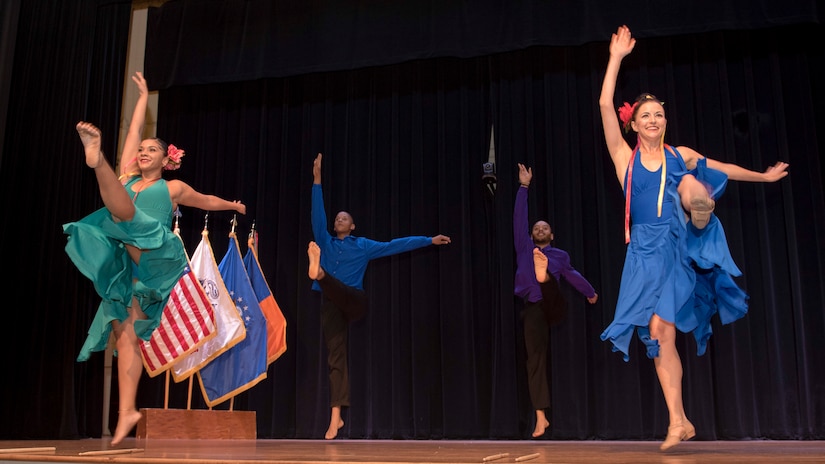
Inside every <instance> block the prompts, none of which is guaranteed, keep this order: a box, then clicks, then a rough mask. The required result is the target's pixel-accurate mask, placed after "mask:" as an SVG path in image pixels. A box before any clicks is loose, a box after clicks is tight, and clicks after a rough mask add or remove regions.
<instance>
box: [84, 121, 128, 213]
mask: <svg viewBox="0 0 825 464" xmlns="http://www.w3.org/2000/svg"><path fill="white" fill-rule="evenodd" d="M76 129H77V133H78V135H79V136H80V141H81V142H82V143H83V149H84V151H85V153H86V164H87V165H88V166H89V167H90V168H92V169H94V170H95V176H96V177H97V184H98V187H99V188H100V198H101V199H103V204H104V205H106V209H108V210H109V212H110V213H112V216H114V217H115V218H117V219H119V220H121V221H131V220H132V217H134V215H135V205H134V204H133V203H132V199H131V198H130V197H129V194H128V193H126V189H124V188H123V184H121V183H120V181H119V180H118V179H117V175H116V174H115V171H114V170H113V169H112V167H111V166H109V163H108V162H106V157H105V156H103V152H102V151H101V150H100V140H101V133H100V129H98V128H97V127H96V126H95V125H94V124H91V123H88V122H82V121H81V122H79V123H77V126H76Z"/></svg>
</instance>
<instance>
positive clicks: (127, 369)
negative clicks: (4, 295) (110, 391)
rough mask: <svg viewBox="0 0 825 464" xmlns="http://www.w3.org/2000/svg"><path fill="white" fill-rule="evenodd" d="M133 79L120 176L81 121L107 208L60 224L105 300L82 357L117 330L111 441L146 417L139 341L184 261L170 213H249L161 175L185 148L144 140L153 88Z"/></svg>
mask: <svg viewBox="0 0 825 464" xmlns="http://www.w3.org/2000/svg"><path fill="white" fill-rule="evenodd" d="M132 80H133V81H134V82H135V83H136V84H137V87H138V92H139V96H138V100H137V104H136V105H135V110H134V113H133V115H132V121H131V123H130V125H129V132H128V133H127V135H126V139H125V141H124V145H123V150H122V152H121V154H120V159H119V162H118V165H119V166H120V176H118V175H117V174H115V171H114V170H113V169H112V167H111V166H110V165H109V164H108V162H107V161H106V158H105V157H104V156H103V152H102V151H101V132H100V129H98V128H97V127H95V126H94V125H93V124H90V123H88V122H79V123H77V126H76V129H77V132H78V134H79V136H80V141H81V142H82V143H83V148H84V151H85V154H86V164H87V165H88V166H89V167H90V168H92V169H94V171H95V176H96V177H97V183H98V186H99V188H100V196H101V198H102V200H103V204H104V207H103V208H101V209H99V210H97V211H95V212H94V213H92V214H90V215H89V216H86V217H85V218H83V219H81V220H80V221H77V222H72V223H69V224H65V225H64V226H63V231H64V233H66V234H67V235H68V238H67V239H68V241H67V244H66V253H67V254H68V255H69V257H70V258H71V259H72V261H73V262H74V263H75V265H76V266H77V268H78V269H79V270H80V271H81V272H82V273H83V274H84V275H85V276H86V277H88V278H89V279H90V280H92V282H93V283H94V285H95V290H96V291H97V293H98V294H99V295H100V297H101V298H102V299H103V301H102V302H101V303H100V306H99V307H98V310H97V313H96V314H95V317H94V320H93V321H92V325H91V328H90V329H89V333H88V337H87V339H86V342H85V343H84V345H83V347H82V348H81V350H80V354H79V355H78V358H77V360H78V361H85V360H87V359H89V356H90V354H91V353H92V352H93V351H102V350H104V349H106V345H107V344H108V341H109V336H110V334H112V333H114V338H115V347H116V354H117V367H118V376H117V377H118V394H119V400H120V404H119V407H118V421H117V426H116V428H115V433H114V435H113V437H112V444H113V445H116V444H118V443H120V442H121V441H122V440H123V438H125V437H126V436H127V435H128V434H129V432H130V431H131V430H132V429H133V428H134V427H135V425H137V423H138V421H139V420H140V418H141V413H140V412H139V411H138V410H137V407H136V405H135V402H136V397H137V387H138V381H139V380H140V376H141V374H142V372H143V362H142V359H141V355H140V342H141V341H142V340H146V339H148V338H149V337H150V336H151V334H152V332H153V331H154V330H155V328H156V327H157V326H158V323H159V322H160V317H161V314H162V312H163V308H164V306H165V305H166V300H167V299H168V298H169V294H170V293H171V291H172V288H173V287H174V285H175V283H177V281H178V279H179V278H180V277H181V275H182V274H183V271H184V267H185V266H186V263H187V258H186V253H185V250H184V248H183V243H182V242H181V240H180V238H179V237H178V236H177V235H175V234H174V233H173V232H172V227H171V226H172V213H173V211H174V210H175V209H176V208H177V206H178V205H184V206H191V207H194V208H200V209H202V210H207V211H221V210H233V211H237V212H238V213H241V214H246V206H244V205H243V204H242V203H240V202H239V201H235V202H231V201H227V200H224V199H221V198H219V197H216V196H214V195H204V194H201V193H199V192H197V191H195V190H194V189H193V188H192V187H190V186H189V185H187V184H186V183H184V182H182V181H180V180H169V181H166V180H164V179H163V177H162V173H163V171H164V170H172V169H177V168H178V167H179V166H180V163H181V157H182V156H183V155H184V152H183V150H180V149H178V148H176V147H175V146H174V145H168V144H167V143H166V142H164V141H162V140H160V139H158V138H148V139H145V140H142V136H143V129H144V123H145V117H146V109H147V106H148V101H149V90H148V88H147V85H146V80H145V79H144V78H143V75H142V74H141V73H140V72H137V73H135V75H134V76H132Z"/></svg>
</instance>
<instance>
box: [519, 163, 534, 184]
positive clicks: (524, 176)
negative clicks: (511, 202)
mask: <svg viewBox="0 0 825 464" xmlns="http://www.w3.org/2000/svg"><path fill="white" fill-rule="evenodd" d="M532 180H533V168H528V167H526V166H525V165H523V164H521V163H518V181H519V183H520V184H521V185H525V186H527V185H530V181H532Z"/></svg>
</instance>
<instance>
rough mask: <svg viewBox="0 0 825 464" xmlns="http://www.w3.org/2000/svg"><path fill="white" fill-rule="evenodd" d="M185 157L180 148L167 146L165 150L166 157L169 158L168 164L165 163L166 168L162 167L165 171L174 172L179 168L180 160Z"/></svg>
mask: <svg viewBox="0 0 825 464" xmlns="http://www.w3.org/2000/svg"><path fill="white" fill-rule="evenodd" d="M185 155H186V152H185V151H183V150H181V149H180V148H178V147H176V146H174V145H172V144H171V143H170V144H169V148H168V149H166V156H168V157H169V162H168V163H166V166H164V167H163V169H164V170H166V171H174V170H175V169H178V168H179V167H180V159H181V158H183V157H184V156H185Z"/></svg>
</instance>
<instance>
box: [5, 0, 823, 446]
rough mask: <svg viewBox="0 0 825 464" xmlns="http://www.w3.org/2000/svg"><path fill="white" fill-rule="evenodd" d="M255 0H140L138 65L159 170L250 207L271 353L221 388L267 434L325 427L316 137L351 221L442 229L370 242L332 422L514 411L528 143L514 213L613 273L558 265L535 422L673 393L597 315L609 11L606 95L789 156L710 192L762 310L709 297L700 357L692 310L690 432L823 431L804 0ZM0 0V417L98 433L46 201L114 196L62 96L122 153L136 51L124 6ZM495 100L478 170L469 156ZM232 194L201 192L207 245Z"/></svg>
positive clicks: (625, 410)
mask: <svg viewBox="0 0 825 464" xmlns="http://www.w3.org/2000/svg"><path fill="white" fill-rule="evenodd" d="M269 3H270V2H255V1H243V2H241V1H237V2H233V1H223V2H208V1H207V2H194V1H173V2H169V3H167V4H166V5H165V6H163V7H160V8H152V9H150V18H149V40H147V63H146V67H145V69H146V77H147V79H148V80H149V83H150V86H152V87H153V88H158V89H161V90H160V96H159V97H160V98H159V101H160V108H159V112H158V134H159V135H160V136H161V137H163V138H164V139H165V140H167V141H169V142H171V143H174V144H176V145H178V146H179V147H182V148H184V149H186V151H187V157H186V159H185V163H184V164H183V167H182V169H181V170H180V171H177V172H176V173H175V175H176V176H178V177H179V178H181V179H183V180H185V181H187V182H188V183H190V184H191V185H193V186H194V187H196V188H197V189H199V190H201V191H203V192H207V193H215V194H218V195H220V196H222V197H225V198H240V199H242V200H243V201H244V202H245V203H246V204H247V205H248V214H247V216H246V217H243V218H241V219H240V224H239V226H238V232H239V233H240V234H241V235H242V236H243V234H245V233H246V232H248V231H249V228H250V227H251V225H252V223H253V221H254V223H255V225H256V228H257V230H258V231H259V233H260V248H259V253H260V260H261V263H262V265H263V268H264V272H265V274H266V276H267V279H268V281H269V284H270V287H271V289H272V291H273V293H274V295H275V298H276V299H277V300H278V302H279V304H280V307H281V309H282V310H283V312H284V314H285V316H286V319H287V323H288V333H287V343H288V350H287V352H286V353H285V354H284V355H283V356H282V357H281V358H280V359H278V360H277V361H276V362H275V363H273V364H272V365H271V366H270V368H269V371H268V377H267V379H266V380H265V381H263V382H261V383H260V384H258V385H256V386H255V387H253V388H252V389H251V390H249V391H247V392H246V393H243V394H241V395H240V396H239V397H238V398H236V400H235V403H234V407H235V408H236V409H248V410H254V411H256V413H257V420H258V436H259V437H261V438H293V437H294V438H319V437H320V436H322V434H323V432H324V431H325V430H326V426H327V422H328V414H329V406H328V400H327V383H326V382H327V380H326V364H325V359H326V355H325V349H324V347H323V342H322V338H321V334H320V323H319V317H318V309H319V305H320V300H319V298H318V296H317V295H316V294H314V293H313V292H311V291H310V281H309V279H308V278H307V277H306V267H307V258H306V254H305V253H306V252H305V250H306V245H307V243H308V242H309V241H310V240H311V239H312V234H311V230H310V223H309V198H310V194H309V192H310V184H311V182H312V174H311V166H312V160H313V158H314V157H315V155H316V154H317V153H318V152H322V153H324V174H323V186H324V192H325V201H326V204H327V207H328V213H329V214H330V215H332V214H334V213H335V212H336V211H338V210H341V209H346V210H348V211H350V212H351V213H352V214H353V216H354V218H355V222H356V225H357V228H356V234H360V235H364V236H368V237H371V238H375V239H378V240H389V239H391V238H393V237H397V236H404V235H419V234H420V235H434V234H437V233H443V234H446V235H449V236H451V237H452V239H453V243H452V244H450V245H448V246H444V247H429V248H425V249H421V250H417V251H415V252H412V253H407V254H402V255H398V256H395V257H391V258H384V259H380V260H376V261H374V262H373V263H372V264H371V265H370V268H369V270H368V272H367V276H366V278H365V286H366V288H367V291H368V294H369V296H370V298H371V301H372V311H371V313H370V314H369V315H368V316H367V318H365V319H364V320H362V321H359V322H357V323H355V324H353V325H352V327H351V336H350V348H351V382H352V407H351V408H350V409H349V410H347V411H345V416H344V420H345V421H346V426H345V428H344V429H343V430H342V433H341V435H342V436H344V437H350V438H420V439H436V438H447V439H462V438H464V439H466V438H473V439H484V438H493V439H514V438H526V437H528V436H529V433H530V431H531V430H532V423H531V420H532V418H533V413H532V411H531V407H530V405H529V399H528V396H527V392H526V384H525V382H524V365H523V353H522V350H523V348H522V343H523V341H522V339H521V327H520V321H519V319H518V311H519V310H520V304H519V302H518V301H516V299H515V298H514V297H513V296H512V279H513V273H514V268H513V266H514V260H513V247H512V234H513V231H512V225H511V218H512V204H513V200H514V194H515V188H516V186H517V169H516V163H519V162H521V163H525V164H527V165H530V166H532V167H533V171H534V182H533V184H532V186H531V196H530V216H531V221H532V220H537V219H542V218H543V219H547V220H548V221H549V222H550V223H551V224H552V225H553V226H554V232H555V234H556V246H558V247H560V248H563V249H565V250H568V251H569V252H570V254H571V256H572V260H573V265H574V266H575V267H576V268H577V269H578V270H579V271H581V272H582V273H583V274H584V275H585V276H586V277H587V278H588V279H589V280H590V281H591V282H592V283H593V285H594V286H595V287H596V289H597V291H598V292H599V294H600V300H599V302H598V304H596V305H595V306H590V305H587V304H586V302H585V301H584V299H583V298H582V297H580V296H578V295H575V294H574V293H573V292H572V291H571V290H570V288H569V287H566V286H565V287H564V290H565V291H566V292H567V296H568V300H569V301H570V312H569V317H568V319H567V321H566V322H565V324H564V325H562V326H560V327H558V328H556V329H554V330H553V331H552V334H551V348H550V351H551V360H552V362H551V364H550V369H551V376H552V403H553V404H552V410H551V412H550V422H551V429H552V430H551V433H550V435H549V436H551V437H552V438H555V439H650V438H654V437H661V436H663V434H664V431H665V430H666V425H667V414H666V408H665V405H664V401H663V399H662V396H661V392H660V391H659V387H658V383H657V381H656V377H655V373H654V370H653V365H652V362H651V361H649V360H647V359H646V358H645V357H644V354H643V350H641V349H639V347H638V346H637V345H638V344H637V343H635V342H634V344H633V346H632V349H633V350H634V352H633V353H632V356H631V360H630V362H628V363H624V362H623V361H622V360H621V358H620V356H618V355H616V354H614V353H611V352H610V347H609V346H607V344H605V343H602V342H601V341H600V340H599V334H600V333H601V331H602V330H603V329H604V327H606V326H607V324H608V323H609V322H610V320H611V319H612V316H613V310H614V304H615V300H616V297H617V293H618V284H619V276H620V274H621V266H622V262H623V258H624V251H625V247H624V245H623V239H622V223H623V216H622V205H623V200H622V195H621V191H620V187H619V184H618V182H617V181H616V179H615V174H614V171H613V168H612V164H611V162H610V160H609V156H608V155H607V152H606V150H605V149H604V142H603V138H602V134H601V123H600V119H599V115H598V105H597V99H598V94H599V90H600V85H601V80H602V76H603V72H604V67H605V65H606V62H607V40H608V39H609V35H610V33H611V32H612V31H615V29H616V27H617V26H618V25H619V24H623V23H627V24H628V25H629V26H630V27H631V28H632V29H633V30H634V32H637V31H638V36H639V37H640V39H639V42H638V44H637V46H636V50H635V51H634V53H633V54H632V55H631V56H630V57H629V58H628V59H626V60H625V63H624V65H623V70H622V73H621V77H620V81H619V86H618V89H617V96H618V98H619V100H631V99H632V98H634V97H635V96H636V95H637V94H639V93H640V92H641V91H651V92H652V93H654V94H656V95H658V96H659V97H661V98H662V99H663V100H664V101H665V102H666V108H667V111H668V119H669V130H668V136H667V139H668V142H669V143H672V144H683V145H689V146H692V147H695V148H697V149H698V150H699V151H700V152H702V153H704V154H705V155H707V156H710V157H713V158H716V159H719V160H721V161H726V162H735V163H738V164H741V165H743V166H746V167H750V168H754V169H757V170H762V169H764V168H765V167H766V166H768V165H770V164H772V163H773V162H775V161H776V160H784V161H787V162H789V163H790V165H791V168H790V170H791V175H790V176H789V177H788V178H787V179H785V180H783V181H782V182H780V183H777V184H767V185H765V184H746V183H735V182H734V183H732V184H731V185H730V186H729V188H728V190H727V193H726V194H725V196H724V197H723V198H722V199H721V200H720V201H719V202H718V207H717V213H718V214H719V216H720V218H721V219H722V221H723V223H724V224H725V227H726V232H727V234H728V240H729V242H730V245H731V250H732V253H733V256H734V259H735V260H736V262H737V264H738V265H739V266H740V267H741V268H742V270H743V272H744V276H743V277H741V278H739V279H738V282H739V283H740V285H741V286H742V287H743V288H745V289H746V290H747V291H748V293H749V294H750V297H751V299H750V313H749V314H748V316H747V317H746V318H745V319H743V320H740V321H737V322H736V323H734V324H731V325H729V326H721V325H719V324H718V321H717V324H715V325H714V327H713V329H714V335H713V337H712V339H711V341H710V345H709V349H708V353H707V354H706V355H705V356H702V357H696V355H695V349H696V346H695V343H694V342H693V340H692V338H691V337H687V336H680V338H679V340H678V343H679V348H680V353H681V354H682V358H683V362H684V365H685V380H684V387H685V403H686V408H687V412H688V414H689V415H690V417H691V419H692V420H693V422H694V423H695V424H696V426H697V430H698V433H699V438H702V439H740V438H771V439H822V438H823V437H825V430H823V423H825V396H824V395H825V392H823V390H825V374H823V372H822V369H821V366H822V365H823V361H825V359H823V358H825V347H823V341H822V340H823V339H822V335H821V334H822V332H823V329H825V317H823V302H825V295H824V294H823V290H822V289H823V288H825V285H823V284H825V282H823V280H825V279H823V277H822V269H823V265H824V264H825V250H824V249H823V247H824V246H825V244H823V240H822V238H821V237H822V236H823V233H824V232H825V206H824V205H825V199H824V198H825V196H823V174H822V164H821V161H820V158H821V156H822V153H823V149H822V148H821V147H822V143H823V140H825V139H824V138H823V137H825V132H824V131H825V129H823V127H825V124H823V118H825V112H823V110H822V108H823V103H825V86H823V84H822V79H821V76H822V75H823V74H822V73H823V71H825V70H823V64H825V60H823V58H825V57H823V50H822V47H821V45H819V44H821V43H822V39H823V35H824V34H823V27H822V25H821V21H820V20H819V18H818V17H817V14H818V12H817V11H816V8H815V3H808V2H784V4H783V8H782V9H781V11H780V10H779V9H778V8H777V7H774V6H772V5H773V4H772V3H768V2H765V3H764V4H761V3H760V4H758V5H756V4H754V3H753V2H746V3H745V4H743V5H742V6H741V7H740V8H739V9H738V10H732V11H731V12H728V11H726V10H724V9H720V8H717V9H716V10H715V12H716V13H717V14H716V15H715V16H714V18H716V19H717V20H716V21H713V22H709V21H708V20H707V13H708V10H709V9H708V8H699V7H700V6H701V2H699V4H697V3H696V2H693V3H692V4H695V5H697V7H696V8H692V7H685V8H681V9H680V8H675V7H670V9H669V11H658V10H657V8H664V7H662V6H660V5H659V4H656V6H651V5H646V6H648V7H649V9H641V8H639V9H636V10H634V9H633V8H632V7H628V8H625V7H624V6H622V8H619V7H618V6H616V5H615V4H610V5H602V4H599V2H593V3H592V4H583V5H577V9H575V10H569V11H568V10H564V11H556V10H553V11H550V9H549V8H550V7H549V6H548V4H547V3H546V2H515V3H513V5H516V6H515V7H513V8H511V9H507V10H501V9H500V8H496V7H495V5H494V4H493V3H492V2H479V3H478V5H472V8H471V5H470V4H469V2H433V3H432V5H429V6H426V5H427V4H426V2H425V3H424V5H425V6H419V7H418V8H417V9H416V10H415V11H413V10H412V9H409V10H403V9H402V12H403V13H404V14H399V13H398V10H392V11H390V10H385V9H384V8H382V7H381V5H383V2H347V3H346V5H347V6H348V7H349V9H347V8H344V7H341V6H340V4H341V3H342V2H336V4H338V5H339V6H338V7H337V8H339V9H336V7H335V5H333V4H329V3H325V2H302V5H305V6H302V7H295V8H286V9H284V10H280V11H268V10H266V8H268V7H267V5H269ZM279 3H280V2H279ZM5 5H8V6H5ZM193 5H198V6H199V8H198V9H195V8H193ZM417 5H421V3H420V2H419V3H418V4H417ZM453 5H455V6H453ZM611 5H612V6H611ZM261 7H263V8H265V9H264V10H257V9H256V8H261ZM705 7H708V5H705ZM215 8H217V10H216V9H215ZM734 11H735V13H734ZM743 11H744V12H745V13H742V12H743ZM2 12H3V16H2V18H3V24H4V28H3V38H4V40H3V47H4V48H3V51H2V54H0V56H3V57H4V62H3V66H2V68H0V70H2V71H3V72H4V75H6V73H8V72H9V71H7V70H8V69H11V71H10V76H11V79H9V80H4V81H3V85H2V87H3V88H2V91H3V92H2V93H0V95H8V101H9V104H8V108H7V110H6V114H5V117H6V120H5V125H4V126H3V127H2V130H3V135H4V137H5V140H4V145H3V152H2V157H0V188H2V189H3V192H2V195H0V198H2V201H3V208H2V210H3V211H4V215H3V217H2V219H0V230H2V232H3V240H2V245H1V248H0V252H2V255H0V256H1V257H2V262H3V263H4V264H5V265H6V266H7V267H8V269H7V272H6V273H5V277H4V279H3V282H4V285H3V289H4V291H5V295H6V302H7V305H6V308H7V312H8V313H9V314H10V315H11V317H10V318H9V319H8V321H7V333H8V336H9V340H10V341H11V343H10V344H9V349H7V352H8V355H7V361H6V365H5V366H4V367H5V369H4V371H5V372H6V376H5V377H4V378H5V380H4V381H3V384H4V393H5V394H4V395H3V401H2V403H0V417H2V419H0V437H2V438H6V439H18V438H74V437H87V436H100V434H101V425H100V424H101V411H102V405H101V394H102V391H103V354H102V353H99V354H98V355H96V356H93V357H92V359H90V360H89V361H88V362H85V363H76V362H75V360H74V359H75V357H76V355H77V351H78V349H79V347H80V346H81V344H82V342H83V340H84V338H85V333H86V330H87V328H88V325H89V322H90V320H91V317H92V315H93V311H94V309H95V308H96V306H97V304H98V301H99V299H98V297H97V296H96V295H95V294H94V291H93V289H92V287H91V284H90V283H89V282H88V281H87V280H85V278H84V277H83V276H82V275H80V274H79V273H78V272H77V271H76V269H75V268H74V267H73V265H72V264H71V263H70V262H69V260H68V259H67V258H66V255H65V253H64V252H63V250H62V248H63V245H64V244H65V237H64V236H63V235H62V233H61V228H60V226H61V224H63V223H65V222H68V221H71V220H74V219H77V218H79V217H81V216H83V215H85V214H87V213H88V212H91V211H92V210H94V209H95V208H98V207H99V206H100V205H101V202H100V200H99V197H98V193H97V188H96V185H95V182H94V176H93V174H92V173H91V171H90V170H88V169H86V168H85V166H84V164H83V161H82V149H81V146H80V144H79V143H78V141H77V136H76V133H75V131H74V124H75V122H76V121H77V120H79V119H85V120H90V121H94V122H96V123H98V124H100V125H101V127H102V129H103V132H104V134H105V135H104V137H105V140H104V143H105V145H106V147H104V150H105V151H106V152H107V153H110V154H112V153H114V152H115V146H116V134H117V131H118V120H119V114H120V107H121V104H122V101H121V94H122V89H123V85H132V84H131V82H130V81H129V80H128V76H124V75H123V74H124V73H123V70H124V68H125V53H126V45H127V43H128V24H129V12H130V5H129V2H124V1H115V0H112V1H102V0H101V1H92V0H84V1H80V2H77V1H71V2H68V1H65V0H64V1H59V0H51V1H41V2H33V3H31V4H30V3H28V2H25V3H24V2H20V1H18V0H12V1H11V2H10V3H8V4H4V6H3V7H2ZM772 12H774V13H775V14H773V15H772ZM276 13H277V14H276ZM479 13H484V14H479ZM561 13H564V14H565V15H566V16H562V18H566V19H565V20H564V21H562V20H560V19H559V18H560V17H559V14H561ZM241 14H242V15H241ZM237 15H241V16H237ZM273 15H274V16H273ZM674 17H676V18H678V19H679V20H678V21H676V20H675V19H674ZM7 18H8V19H7ZM273 18H274V19H273ZM333 19H334V20H333ZM216 20H217V24H216ZM576 24H579V25H582V26H581V27H578V26H575V25H576ZM636 24H639V27H640V28H641V29H637V28H636ZM290 25H292V26H291V27H290ZM296 25H300V26H301V27H298V26H296ZM445 25H446V26H445ZM448 26H449V27H448ZM564 26H566V27H564ZM456 30H458V32H456ZM9 31H12V32H9ZM369 31H372V32H371V33H370V34H367V32H369ZM416 31H417V32H418V34H416V33H415V32H416ZM238 37H245V38H247V39H248V40H244V41H237V38H238ZM7 38H10V39H13V40H6V39H7ZM425 39H426V40H425ZM233 41H234V42H233ZM9 43H11V45H8V44H9ZM195 44H197V46H196V45H195ZM218 45H220V46H218ZM170 50H172V51H171V52H170ZM6 57H10V58H8V60H7V59H6ZM620 103H621V101H617V102H616V104H617V106H618V105H619V104H620ZM127 111H131V109H130V108H127ZM491 128H492V129H493V131H494V133H495V142H496V144H495V148H496V167H497V175H498V188H497V190H496V193H495V195H490V194H489V193H488V192H487V191H486V189H485V186H484V184H483V183H482V181H481V175H482V169H481V165H482V163H483V162H485V161H487V158H488V149H489V140H490V131H491ZM110 156H111V157H112V158H113V156H112V155H110ZM229 220H230V215H229V214H228V213H212V214H211V215H210V219H209V229H210V237H211V241H212V244H213V248H214V251H215V255H216V256H218V257H222V256H223V254H224V253H225V252H226V248H227V241H226V239H225V237H226V236H227V234H228V231H229V226H228V222H229ZM181 227H182V228H183V238H184V242H185V243H186V245H187V249H188V250H189V251H190V253H191V252H192V251H193V250H194V247H195V246H196V245H197V243H198V241H199V239H200V231H201V229H202V228H203V212H202V211H196V210H191V209H190V210H186V209H185V210H184V211H183V217H182V218H181ZM164 380H165V379H164V377H163V376H160V377H157V378H151V379H150V378H148V377H145V378H144V380H143V381H142V383H141V387H140V392H139V398H138V402H139V405H140V406H141V407H162V406H163V403H164ZM114 384H116V380H114V379H113V385H114ZM187 386H188V385H186V384H185V383H184V384H173V385H172V387H171V391H170V406H171V407H175V408H183V407H185V406H186V395H187ZM112 393H113V398H112V402H113V405H112V407H111V410H112V411H117V409H118V408H117V395H116V388H113V392H112ZM195 394H196V396H197V387H196V389H195ZM193 406H194V407H203V403H202V401H200V400H199V399H197V398H196V400H195V404H194V405H193ZM226 407H228V405H226V404H223V405H221V406H220V407H219V408H226ZM110 423H112V424H114V417H113V418H112V420H111V421H110Z"/></svg>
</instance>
